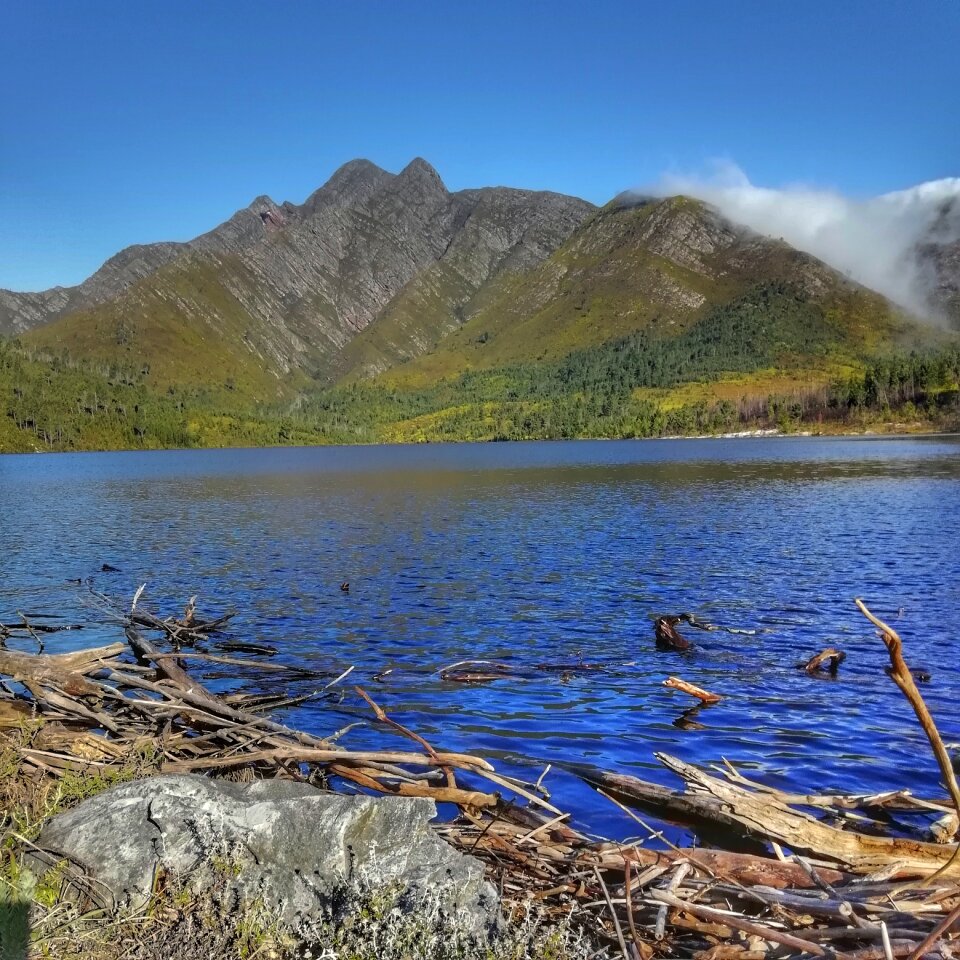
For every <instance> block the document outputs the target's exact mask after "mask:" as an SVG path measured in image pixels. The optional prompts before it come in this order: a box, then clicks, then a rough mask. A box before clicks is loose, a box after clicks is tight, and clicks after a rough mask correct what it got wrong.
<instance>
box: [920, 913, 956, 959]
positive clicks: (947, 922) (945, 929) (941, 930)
mask: <svg viewBox="0 0 960 960" xmlns="http://www.w3.org/2000/svg"><path fill="white" fill-rule="evenodd" d="M958 920H960V903H958V904H957V905H956V906H955V907H954V908H953V909H952V910H951V911H950V912H949V913H948V914H947V915H946V916H945V917H944V918H943V920H942V921H941V922H940V923H938V924H937V925H936V926H935V927H934V928H933V930H931V931H930V934H929V936H927V937H925V938H924V940H923V943H921V944H920V945H919V946H918V947H917V949H916V950H914V951H913V953H911V954H910V960H920V958H921V957H922V956H923V955H924V954H925V953H926V952H927V951H928V950H929V949H930V948H931V947H932V946H933V945H934V944H935V943H937V941H938V940H939V939H940V938H941V937H942V936H943V935H944V934H946V933H949V932H950V928H951V927H953V926H954V925H955V924H956V923H957V921H958Z"/></svg>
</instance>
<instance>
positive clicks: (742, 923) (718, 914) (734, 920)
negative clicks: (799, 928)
mask: <svg viewBox="0 0 960 960" xmlns="http://www.w3.org/2000/svg"><path fill="white" fill-rule="evenodd" d="M650 896H651V897H653V899H654V900H659V901H660V902H661V903H666V904H669V905H670V906H671V907H676V908H677V909H678V910H685V911H686V912H687V913H691V914H693V915H694V916H695V917H705V918H706V919H707V920H713V921H715V922H717V923H723V924H726V925H727V926H728V927H733V928H734V930H742V931H743V932H744V933H749V934H750V935H751V936H754V937H761V938H762V939H764V940H772V941H773V942H774V943H780V944H782V945H783V946H785V947H793V949H794V950H802V951H803V952H805V953H812V954H813V955H814V956H815V957H825V956H826V955H827V951H826V950H825V949H824V948H823V947H822V946H820V944H819V943H814V942H813V941H812V940H801V939H800V938H799V937H794V936H792V935H791V934H789V933H784V932H783V931H782V930H775V929H774V928H773V927H764V926H762V925H761V924H759V923H753V922H751V921H750V920H746V919H745V918H743V917H737V916H733V915H732V914H729V913H724V912H722V911H720V910H714V909H713V908H712V907H705V906H703V905H702V904H699V903H690V902H689V901H687V900H681V899H680V898H679V897H675V896H674V895H673V894H671V893H667V892H666V891H664V890H651V891H650Z"/></svg>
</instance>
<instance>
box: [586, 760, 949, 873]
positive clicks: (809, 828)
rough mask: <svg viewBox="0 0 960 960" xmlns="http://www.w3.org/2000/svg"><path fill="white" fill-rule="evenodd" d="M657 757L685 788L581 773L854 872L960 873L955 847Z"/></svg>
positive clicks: (664, 811)
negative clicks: (884, 831) (852, 823)
mask: <svg viewBox="0 0 960 960" xmlns="http://www.w3.org/2000/svg"><path fill="white" fill-rule="evenodd" d="M656 757H657V759H658V760H660V762H661V763H663V764H664V765H665V766H666V767H668V768H669V769H670V770H672V771H673V772H674V773H676V774H678V775H679V776H680V777H681V778H682V779H683V781H684V783H685V786H686V791H685V792H683V793H680V792H677V791H673V790H669V789H667V788H665V787H660V786H658V785H656V784H650V783H646V782H644V781H642V780H638V779H637V778H635V777H628V776H623V775H611V774H606V773H601V772H593V773H591V774H586V773H582V774H581V776H583V779H585V780H586V781H587V782H588V783H591V784H593V785H594V786H599V787H602V788H603V789H604V790H605V791H606V792H609V793H612V794H613V795H614V796H616V797H617V799H619V800H621V802H623V803H626V804H627V805H631V804H636V805H637V806H639V807H641V808H642V809H645V810H651V811H653V812H655V813H658V814H660V815H662V816H665V817H668V818H670V819H673V820H677V821H679V822H682V823H688V824H691V825H693V826H694V827H696V828H699V829H706V830H708V831H711V832H712V833H713V834H714V835H716V834H718V833H719V834H722V833H724V832H726V833H728V834H730V835H731V836H732V837H735V838H740V839H748V840H755V841H760V842H770V841H773V842H776V843H779V844H783V845H784V846H787V847H789V848H790V849H791V850H793V851H794V852H796V853H803V854H807V855H809V856H812V857H815V858H816V859H818V860H825V861H828V862H831V863H836V864H839V865H841V866H842V867H843V868H844V869H846V870H849V871H850V872H853V873H860V874H870V873H875V872H877V871H879V870H883V869H885V868H890V867H894V868H896V873H895V875H896V876H902V877H923V876H929V875H931V874H933V873H935V872H937V871H938V870H940V869H941V868H943V869H945V870H946V871H947V875H949V876H955V877H958V878H960V864H957V865H955V866H954V865H952V864H951V863H950V861H951V859H952V856H953V850H952V849H951V848H950V847H946V846H944V845H941V844H935V843H921V842H918V841H914V840H908V839H902V838H898V837H874V836H869V835H867V834H860V833H854V832H851V831H845V830H838V829H837V828H835V827H830V826H827V825H826V824H824V823H822V822H821V821H819V820H817V819H816V818H815V817H812V816H810V814H808V813H804V812H801V811H799V810H794V809H793V808H791V807H789V806H788V805H787V804H785V803H783V802H782V801H781V800H779V799H777V798H776V797H774V796H772V795H770V794H761V793H758V792H754V791H751V790H747V789H745V788H744V787H741V786H737V785H734V784H732V783H728V782H725V781H723V780H718V779H717V778H716V777H711V776H709V775H708V774H706V773H704V772H703V771H702V770H698V769H697V768H696V767H694V766H692V765H690V764H688V763H684V762H683V761H682V760H679V759H677V758H676V757H672V756H670V755H669V754H664V753H658V754H656Z"/></svg>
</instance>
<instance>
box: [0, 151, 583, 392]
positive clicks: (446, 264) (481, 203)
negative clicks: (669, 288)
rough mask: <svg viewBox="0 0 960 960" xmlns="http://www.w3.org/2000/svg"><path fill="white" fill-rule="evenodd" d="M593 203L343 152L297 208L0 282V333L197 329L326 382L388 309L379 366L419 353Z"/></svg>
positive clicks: (141, 337)
mask: <svg viewBox="0 0 960 960" xmlns="http://www.w3.org/2000/svg"><path fill="white" fill-rule="evenodd" d="M592 210H593V207H592V206H591V205H590V204H587V203H585V202H584V201H581V200H577V199H575V198H571V197H563V196H559V195H556V194H549V193H536V192H531V191H521V190H509V189H505V188H491V189H481V190H467V191H462V192H459V193H450V192H449V191H448V190H447V189H446V187H445V186H444V184H443V182H442V181H441V179H440V177H439V175H438V174H437V172H436V171H435V170H434V169H433V168H432V167H431V166H430V165H429V164H428V163H426V162H425V161H424V160H421V159H416V160H414V161H413V162H412V163H410V164H409V165H408V166H407V167H406V168H404V169H403V170H402V171H401V172H400V173H399V174H391V173H388V172H386V171H384V170H382V169H380V168H379V167H377V166H375V165H374V164H372V163H370V162H368V161H364V160H357V161H353V162H351V163H348V164H346V165H345V166H343V167H341V168H340V169H339V170H338V171H337V172H336V173H335V174H334V175H333V176H332V177H331V178H330V180H329V181H328V182H327V183H326V184H325V185H324V186H323V187H321V188H320V189H319V190H317V191H316V192H315V193H314V194H312V195H311V196H310V197H309V198H308V199H307V200H306V201H305V202H304V203H303V204H301V205H294V204H290V203H283V204H277V203H275V202H274V201H273V200H271V199H270V198H269V197H258V198H257V199H256V200H254V201H253V203H251V204H250V205H249V206H248V207H246V208H245V209H243V210H239V211H237V213H235V214H234V215H233V216H232V217H231V218H230V219H229V220H227V221H226V222H225V223H223V224H221V225H220V226H218V227H217V228H216V229H214V230H212V231H210V232H209V233H207V234H204V235H203V236H200V237H198V238H196V239H195V240H193V241H190V242H189V243H184V244H173V243H165V244H152V245H148V246H142V247H131V248H129V249H127V250H124V251H122V252H121V253H119V254H118V255H117V256H115V257H113V258H111V260H109V261H107V263H105V264H104V266H103V267H101V269H100V270H98V271H97V272H96V273H95V274H94V275H93V276H91V277H90V278H89V279H88V280H87V281H85V282H84V283H83V284H80V285H79V286H77V287H73V288H57V289H54V290H50V291H45V292H43V293H35V294H18V293H11V292H9V291H0V332H5V333H21V332H23V331H26V330H30V329H32V328H38V327H40V328H42V329H40V330H38V331H37V333H36V334H35V335H34V338H35V339H36V342H37V343H39V344H41V345H44V346H50V347H56V346H58V345H59V346H61V347H65V348H67V349H68V350H71V351H77V352H80V353H84V354H88V355H94V356H102V357H105V358H106V357H110V358H112V357H113V356H114V355H115V354H119V359H123V357H124V354H129V355H130V359H134V358H136V359H149V358H148V357H141V356H139V354H143V353H145V352H147V353H148V352H150V351H156V350H161V351H162V350H164V349H168V341H176V340H177V338H178V337H179V338H180V339H181V340H183V342H184V343H186V342H187V341H188V340H190V338H191V337H193V336H194V335H196V334H197V333H198V332H199V336H200V338H201V339H203V340H205V339H207V338H208V337H209V338H212V339H218V340H223V341H225V343H226V344H227V348H228V350H229V351H230V352H231V353H232V354H233V355H235V358H236V359H237V360H239V361H243V360H249V362H251V363H255V364H257V365H259V366H260V367H261V368H266V369H268V370H269V371H270V372H271V373H272V374H273V375H275V376H277V377H282V376H283V375H285V374H287V373H289V372H290V371H291V370H294V369H303V370H306V371H308V372H310V373H312V374H313V375H314V376H316V377H318V378H319V379H321V380H323V379H328V378H329V377H331V376H333V375H334V374H335V373H342V372H343V371H345V370H347V369H349V368H350V367H351V364H352V363H353V362H354V361H353V360H352V359H351V358H350V357H345V356H344V351H345V349H346V348H347V346H348V345H349V344H350V343H351V341H353V340H354V338H355V337H356V336H357V335H358V334H359V333H360V332H362V331H363V330H365V329H366V328H367V327H368V326H370V324H371V323H372V322H373V321H374V320H376V319H377V318H378V317H381V316H382V315H384V314H387V313H389V314H390V316H392V317H395V318H396V326H397V330H396V333H395V336H394V337H393V339H392V342H391V345H390V349H389V351H388V353H389V359H390V361H391V362H392V361H393V360H395V359H397V358H398V357H405V356H415V355H417V353H418V352H420V351H422V350H424V349H428V348H429V346H430V345H432V344H433V343H434V342H436V339H437V338H438V337H441V336H443V334H444V332H445V331H446V330H448V329H451V328H452V327H455V326H456V325H457V324H458V323H459V322H461V321H462V318H463V315H464V311H465V309H466V308H467V305H468V304H469V303H470V301H471V300H472V299H473V298H475V297H476V296H477V294H478V293H479V292H480V291H482V289H483V288H484V286H485V285H487V284H488V283H489V282H490V281H491V280H492V279H494V278H495V277H496V276H498V275H499V274H501V273H503V272H510V271H523V270H528V269H530V268H531V267H532V266H535V265H536V264H538V263H539V262H541V261H542V260H543V259H544V258H545V257H547V256H549V255H550V254H551V253H552V252H553V251H554V250H556V248H557V247H558V246H560V244H562V243H563V241H564V240H566V238H567V237H568V236H569V235H570V234H571V232H572V231H573V230H574V229H575V228H576V227H577V226H578V225H579V224H580V223H581V222H582V221H583V220H584V219H585V218H587V217H588V216H589V215H590V214H591V212H592Z"/></svg>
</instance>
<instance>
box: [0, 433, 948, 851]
mask: <svg viewBox="0 0 960 960" xmlns="http://www.w3.org/2000/svg"><path fill="white" fill-rule="evenodd" d="M0 491H2V496H3V505H4V514H3V524H2V527H3V535H2V543H3V550H4V554H3V560H2V566H0V571H2V581H0V620H6V619H8V618H9V619H14V618H16V613H17V611H24V612H25V613H27V614H30V613H36V612H41V613H42V612H52V611H60V612H62V613H63V614H64V616H65V617H66V618H67V619H69V620H76V621H77V622H82V623H84V624H86V625H87V626H86V629H84V630H83V631H77V632H72V633H65V634H59V635H56V636H54V637H53V638H52V639H51V642H50V644H49V649H51V650H54V649H69V648H72V647H76V646H90V645H93V644H95V643H101V642H106V641H107V640H108V639H109V640H114V639H116V638H117V629H116V627H114V626H111V625H109V624H107V623H105V622H103V618H102V616H101V614H100V613H99V612H98V611H97V610H96V608H94V607H92V606H91V605H90V603H89V592H88V589H87V587H86V586H78V585H76V584H74V583H69V582H68V581H69V580H73V579H75V578H80V579H86V578H88V577H90V578H92V583H93V585H94V586H95V587H96V588H97V589H99V590H103V591H104V592H106V593H109V594H110V595H112V596H115V597H117V598H118V599H119V600H121V601H122V602H123V603H124V604H126V603H128V602H129V598H130V597H131V596H132V595H133V593H134V591H135V590H136V588H137V587H138V586H139V585H140V584H141V583H146V584H147V588H146V591H145V593H144V600H143V602H144V603H145V604H146V605H147V606H149V607H150V609H152V610H154V611H156V612H159V613H161V614H163V615H168V614H171V613H179V612H180V611H181V610H182V608H183V606H184V603H185V601H186V599H187V598H188V597H189V596H190V595H192V594H198V595H199V600H198V609H199V611H200V612H201V613H202V614H220V613H222V612H225V611H227V610H230V609H234V610H236V611H238V617H237V618H236V620H235V621H234V625H233V629H232V631H231V636H232V637H233V638H235V639H240V640H246V641H253V642H263V643H268V644H271V645H273V646H275V647H277V648H278V649H279V651H280V652H279V654H278V656H277V657H276V658H275V659H276V660H277V661H279V662H289V663H296V664H299V665H304V666H308V667H311V668H315V669H317V670H328V671H332V672H333V673H334V674H336V673H339V672H341V671H342V670H344V669H346V668H347V667H349V666H354V668H355V669H354V672H353V674H352V675H351V676H350V677H349V678H348V680H347V681H346V682H345V683H344V684H343V686H342V690H341V693H340V695H339V696H338V697H336V698H334V699H330V698H325V699H321V700H319V701H315V702H313V703H308V704H305V705H303V706H301V707H298V708H296V709H294V710H290V711H288V712H287V713H286V714H284V715H283V717H282V719H284V720H285V721H286V722H289V723H292V724H295V725H298V726H301V727H303V728H305V729H308V730H310V731H312V732H315V733H319V734H325V733H329V732H331V731H333V730H336V729H338V728H340V727H342V726H343V725H345V724H346V723H348V722H350V721H351V720H356V719H365V718H367V717H368V716H369V711H368V710H367V709H366V707H365V706H364V705H363V704H362V703H361V702H360V701H359V700H358V699H357V698H356V697H355V696H354V695H353V693H352V687H351V685H352V684H353V683H358V684H360V685H362V686H363V687H365V688H367V689H368V690H369V691H370V692H371V694H372V695H373V696H374V697H375V698H376V699H377V700H378V701H379V702H380V703H381V705H382V706H383V707H384V708H385V709H386V710H387V711H388V712H389V713H390V714H391V715H392V716H394V717H395V718H396V719H398V720H400V721H401V722H403V723H404V724H406V725H408V726H409V727H411V728H413V729H414V730H416V731H418V732H419V733H421V734H422V735H423V736H425V737H427V739H429V740H431V741H432V742H433V743H434V744H435V745H436V746H438V747H439V746H442V747H445V748H448V749H451V750H463V751H476V752H479V753H481V754H483V755H485V756H488V757H490V758H491V759H494V760H495V761H496V762H497V763H498V765H499V766H502V768H503V769H505V770H507V771H509V772H511V773H514V774H517V775H520V776H523V777H525V778H527V779H533V780H535V779H536V778H537V777H538V776H539V774H540V771H541V770H542V769H543V767H544V766H545V764H547V763H551V762H553V763H564V762H567V763H569V762H582V763H589V764H594V765H597V766H600V767H604V768H607V769H612V770H616V771H619V772H624V773H633V774H635V775H638V776H641V777H644V778H646V779H655V780H657V781H659V782H663V783H670V782H671V778H670V775H669V774H667V773H666V771H664V770H663V769H662V768H660V767H659V765H658V764H657V762H656V761H655V759H654V758H653V753H654V751H657V750H662V751H667V752H670V753H674V754H676V755H678V756H680V757H681V758H683V759H685V760H689V761H692V762H695V763H700V764H710V763H719V762H720V761H721V759H722V758H727V759H729V760H730V761H731V762H733V763H735V764H737V765H738V766H740V767H742V768H743V769H745V770H748V771H753V772H749V773H748V775H750V776H754V777H760V778H761V779H763V780H764V781H766V782H768V783H770V784H773V785H775V786H779V787H786V788H791V789H803V790H808V789H809V790H814V789H816V790H833V789H836V790H844V791H874V790H877V791H879V790H888V789H895V788H900V787H909V788H911V789H914V790H915V791H917V792H919V793H928V794H929V793H938V792H941V791H940V790H939V788H938V786H937V771H936V766H935V764H934V761H933V759H932V757H931V754H930V750H929V747H928V745H927V743H926V741H925V739H924V738H923V735H922V733H921V732H920V730H919V727H918V725H917V723H916V720H915V719H914V717H913V714H912V712H911V710H910V708H909V707H908V706H907V704H906V702H905V701H904V699H903V697H902V695H901V694H900V693H899V692H898V691H897V689H896V688H895V687H894V685H893V683H892V682H891V681H890V679H889V678H888V677H887V676H886V675H885V673H884V666H885V665H886V663H887V660H886V651H885V649H884V647H883V644H882V643H881V642H880V640H879V639H878V638H877V637H876V636H875V634H874V632H873V630H872V628H870V626H869V624H867V622H866V621H865V620H864V619H863V617H862V616H861V615H860V614H859V612H858V611H857V610H856V608H855V607H854V604H853V598H854V597H856V596H860V597H863V598H864V600H865V601H866V602H867V604H868V605H869V606H870V607H871V609H872V610H873V612H874V613H875V614H877V615H878V616H880V617H882V618H884V619H887V620H888V621H889V622H891V623H892V624H893V625H894V626H895V627H896V628H897V629H898V630H899V631H900V632H901V635H902V636H903V639H904V643H905V652H906V656H907V659H908V662H909V663H911V665H917V666H924V667H926V668H928V669H929V670H930V671H931V673H932V680H931V681H930V682H929V683H928V684H926V685H925V686H924V688H923V690H924V694H925V696H926V697H927V699H928V702H929V704H930V707H931V709H932V711H933V713H934V715H935V717H936V718H937V720H938V722H939V723H940V726H941V730H942V732H943V734H944V737H945V739H947V740H960V713H958V711H956V709H955V703H956V701H957V698H958V697H960V670H958V665H957V650H958V639H960V439H958V438H955V437H939V438H908V439H868V438H862V439H861V438H858V439H849V438H837V439H820V438H747V439H730V440H671V441H623V442H588V441H579V442H576V441H575V442H564V443H515V444H476V445H470V444H464V445H426V446H416V447H349V448H311V449H266V450H206V451H168V452H150V453H146V452H144V453H139V452H133V453H108V454H51V455H40V456H0ZM103 563H108V564H111V565H112V566H115V567H117V568H119V571H120V572H115V573H104V572H100V570H101V565H102V564H103ZM343 581H349V584H350V591H349V593H346V592H344V591H342V590H341V589H340V584H341V582H343ZM684 611H690V612H692V613H694V614H696V615H697V616H698V617H700V618H702V619H704V620H707V621H710V622H712V623H714V624H717V625H719V626H723V627H728V628H733V629H736V630H739V631H746V632H742V633H729V632H723V631H714V632H703V631H700V630H697V629H693V628H691V627H689V626H686V625H683V624H682V625H681V632H683V634H684V635H685V636H686V637H687V638H688V639H690V640H692V641H693V642H694V643H695V644H696V649H695V650H694V651H693V652H691V653H685V654H681V653H672V652H667V653H664V652H659V651H657V650H656V648H655V645H654V635H653V619H654V617H655V616H657V615H659V614H675V613H680V612H684ZM828 645H832V646H839V647H841V648H842V649H843V650H844V651H846V653H847V660H846V662H845V663H844V664H843V665H842V667H841V670H840V674H839V676H838V677H837V678H836V679H835V680H831V679H816V678H812V677H809V676H807V675H806V674H805V673H804V672H803V671H800V670H797V669H795V664H796V663H797V662H798V661H803V660H806V659H807V658H808V657H809V656H811V655H812V654H814V653H815V652H817V651H818V650H820V649H821V648H823V647H825V646H828ZM17 646H18V647H19V648H21V649H29V647H28V646H26V645H24V644H23V643H22V642H20V641H18V642H17ZM477 658H481V659H490V660H496V661H500V662H503V663H506V664H509V665H510V666H511V667H513V668H516V669H517V671H518V672H519V673H521V674H522V676H518V677H507V678H504V679H500V680H497V681H495V682H490V683H485V684H477V685H469V686H468V685H462V684H457V683H452V682H445V681H444V680H442V679H441V678H440V676H439V673H438V671H439V670H440V669H441V668H443V667H444V666H446V665H449V664H451V663H453V662H455V661H459V660H463V659H477ZM581 660H582V661H584V662H586V663H588V664H589V665H591V666H592V667H595V668H596V669H591V670H571V671H568V672H566V673H563V672H559V673H558V672H556V671H552V672H551V671H544V670H541V669H538V667H539V666H541V665H544V664H546V665H558V664H559V665H564V664H568V665H575V664H578V663H579V662H580V661H581ZM386 670H392V672H391V673H389V674H388V675H387V676H386V677H384V678H382V679H380V680H376V679H375V676H376V675H377V674H380V673H382V672H383V671H386ZM236 674H237V671H236V670H235V669H234V672H233V676H232V677H229V678H225V677H223V676H222V675H221V677H220V679H219V680H215V681H213V682H214V683H225V682H227V679H232V680H233V682H234V683H237V682H239V683H243V684H244V685H245V686H246V688H247V689H253V690H265V689H270V688H272V687H276V688H277V689H278V690H290V691H292V692H293V693H304V692H307V691H309V690H312V689H315V688H316V687H317V686H318V681H316V680H313V681H309V682H306V681H301V682H298V683H295V684H289V683H286V684H285V685H283V686H281V683H280V681H279V680H277V679H276V675H273V674H261V675H257V676H253V675H244V676H237V675H236ZM671 674H674V675H678V676H681V677H683V678H684V679H686V680H688V681H691V682H693V683H695V684H698V685H700V686H703V687H706V688H707V689H709V690H712V691H714V692H716V693H719V694H722V695H723V696H724V700H723V701H722V702H721V703H719V704H717V705H714V706H711V707H708V708H705V709H702V710H700V711H698V712H696V713H695V714H693V715H691V714H690V713H688V712H687V711H688V710H689V708H690V706H691V701H690V700H689V698H688V697H686V696H684V695H683V694H680V693H678V692H675V691H671V690H668V689H665V688H664V687H663V686H662V681H663V680H664V679H665V678H666V677H667V676H669V675H671ZM322 682H324V681H321V682H320V685H322ZM691 721H692V722H691ZM385 742H386V743H388V744H390V745H395V746H396V747H397V748H400V749H405V747H404V745H403V741H400V740H397V741H396V742H395V744H394V743H393V738H392V736H391V735H390V734H387V733H383V732H380V731H374V730H372V729H370V728H361V729H356V730H353V731H351V732H350V733H348V734H347V735H346V736H345V737H344V739H343V741H342V743H344V744H345V745H347V746H351V747H356V748H360V747H364V746H370V745H372V744H377V745H380V746H382V745H383V744H384V743H385ZM545 783H546V785H547V786H548V787H550V788H551V790H552V792H553V794H554V798H555V801H556V802H558V804H559V805H560V806H567V807H569V808H572V809H573V810H574V811H575V813H576V814H577V817H578V819H579V822H580V823H583V824H588V825H589V826H590V827H591V828H592V829H593V830H594V831H596V832H600V833H606V834H608V835H617V836H625V835H628V834H631V833H634V832H635V831H636V829H637V828H636V826H635V825H634V824H631V823H630V821H628V820H626V818H625V817H624V816H623V815H622V814H621V813H619V812H618V811H617V810H616V808H614V807H612V806H610V805H609V804H608V803H607V801H605V800H604V799H602V798H600V797H598V796H597V795H596V794H594V793H593V792H592V791H590V790H588V789H587V788H585V787H583V786H582V785H581V784H580V783H579V782H578V781H577V780H576V778H575V777H573V776H571V775H570V774H568V773H565V772H564V771H563V770H562V769H554V770H553V771H551V773H550V774H549V775H548V777H547V779H546V781H545Z"/></svg>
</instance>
